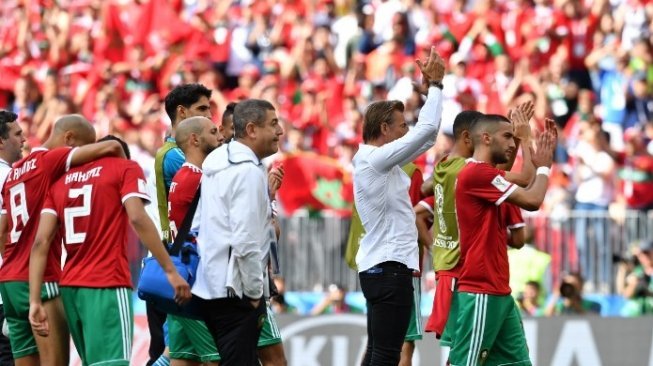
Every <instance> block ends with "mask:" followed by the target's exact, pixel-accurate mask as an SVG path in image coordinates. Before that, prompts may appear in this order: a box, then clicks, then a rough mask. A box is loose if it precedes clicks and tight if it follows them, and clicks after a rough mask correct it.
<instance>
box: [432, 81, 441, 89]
mask: <svg viewBox="0 0 653 366" xmlns="http://www.w3.org/2000/svg"><path fill="white" fill-rule="evenodd" d="M429 86H434V87H436V88H438V89H440V90H442V88H444V85H442V82H441V81H429Z"/></svg>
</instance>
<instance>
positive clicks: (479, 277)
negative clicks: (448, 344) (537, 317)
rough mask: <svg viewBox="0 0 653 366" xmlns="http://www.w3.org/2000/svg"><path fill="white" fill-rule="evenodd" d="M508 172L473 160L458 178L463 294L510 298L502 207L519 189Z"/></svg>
mask: <svg viewBox="0 0 653 366" xmlns="http://www.w3.org/2000/svg"><path fill="white" fill-rule="evenodd" d="M504 176H505V172H504V171H502V170H499V169H497V168H495V167H493V166H491V165H490V164H487V163H485V162H479V161H475V160H472V159H470V160H469V162H468V163H467V164H466V165H465V167H464V168H463V169H462V170H461V171H460V173H459V174H458V182H457V186H456V208H457V211H458V227H459V231H460V259H461V261H462V267H461V271H460V277H459V281H458V288H459V290H460V291H461V292H471V293H481V294H489V295H499V296H502V295H509V294H510V286H509V279H510V271H509V267H508V253H507V250H506V243H507V232H506V218H505V217H503V216H504V214H505V212H503V211H502V210H501V209H500V206H501V204H502V203H503V202H504V201H505V200H506V198H508V196H510V194H512V192H514V191H515V189H517V186H515V185H514V184H512V183H510V182H508V181H507V180H505V178H504Z"/></svg>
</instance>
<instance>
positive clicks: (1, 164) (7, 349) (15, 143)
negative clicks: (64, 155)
mask: <svg viewBox="0 0 653 366" xmlns="http://www.w3.org/2000/svg"><path fill="white" fill-rule="evenodd" d="M17 119H18V116H17V115H16V114H15V113H13V112H9V111H5V110H0V190H1V189H2V186H3V185H4V183H5V179H7V175H8V174H9V171H10V170H11V165H12V164H13V163H14V162H16V161H18V160H20V158H21V156H22V149H23V143H25V136H24V135H23V130H22V129H21V128H20V125H19V124H18V121H17ZM0 206H2V197H0ZM0 266H2V257H0ZM4 323H5V312H4V309H3V306H2V298H0V326H1V327H2V329H3V332H4V328H5V327H4ZM13 363H14V358H13V356H12V354H11V345H10V344H9V339H8V338H7V337H5V336H4V334H0V366H8V365H13Z"/></svg>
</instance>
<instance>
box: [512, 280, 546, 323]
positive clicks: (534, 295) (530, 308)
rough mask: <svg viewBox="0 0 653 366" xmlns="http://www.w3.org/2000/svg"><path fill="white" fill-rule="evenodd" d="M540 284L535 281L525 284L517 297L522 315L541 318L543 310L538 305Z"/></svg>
mask: <svg viewBox="0 0 653 366" xmlns="http://www.w3.org/2000/svg"><path fill="white" fill-rule="evenodd" d="M540 293H541V292H540V284H539V283H538V282H536V281H528V282H526V286H524V290H523V291H521V293H520V294H519V295H518V296H517V302H518V303H519V310H521V312H522V315H527V316H541V315H542V314H543V309H542V307H541V305H540V297H541V296H540Z"/></svg>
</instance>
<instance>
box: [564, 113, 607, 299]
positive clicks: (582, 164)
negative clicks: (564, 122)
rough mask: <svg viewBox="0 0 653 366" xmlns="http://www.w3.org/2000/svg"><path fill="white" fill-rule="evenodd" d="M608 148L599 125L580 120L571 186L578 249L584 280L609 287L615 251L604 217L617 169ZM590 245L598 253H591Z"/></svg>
mask: <svg viewBox="0 0 653 366" xmlns="http://www.w3.org/2000/svg"><path fill="white" fill-rule="evenodd" d="M605 146H606V143H605V136H604V135H603V132H602V131H601V127H600V125H599V124H598V123H597V122H596V121H592V120H581V121H580V125H579V141H578V144H577V145H576V147H575V148H574V149H573V150H572V151H570V156H571V158H572V159H573V162H574V163H573V165H574V166H573V168H572V169H573V178H572V182H573V184H574V186H575V187H576V195H575V200H576V204H575V206H574V209H575V210H577V211H578V213H579V216H577V218H576V222H575V234H576V247H577V249H578V257H579V261H580V270H581V271H582V274H583V277H584V278H587V279H588V280H589V281H590V283H591V284H594V283H595V282H596V280H597V279H599V280H600V281H602V283H603V284H604V285H607V284H609V280H610V273H611V271H612V263H611V262H609V261H610V256H609V255H608V253H611V251H612V248H611V247H610V244H611V242H610V241H607V240H605V239H606V238H605V222H606V221H605V217H606V216H607V215H606V214H607V210H608V205H609V204H610V202H612V199H613V194H614V189H613V184H612V182H613V180H614V174H615V167H614V161H613V159H612V157H611V156H610V155H609V154H608V152H607V151H606V148H605ZM590 245H593V246H595V248H596V249H595V250H592V249H591V248H590ZM595 251H596V252H598V259H599V263H596V265H595V266H594V268H598V271H599V272H600V273H598V274H596V273H595V271H594V270H593V268H592V266H591V264H592V263H594V262H593V260H592V257H591V255H590V253H594V252H595ZM602 290H605V289H602Z"/></svg>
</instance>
